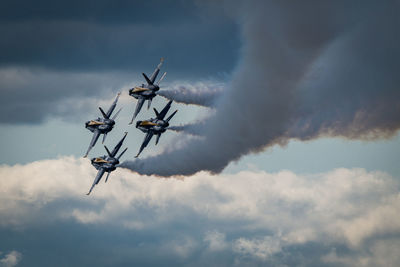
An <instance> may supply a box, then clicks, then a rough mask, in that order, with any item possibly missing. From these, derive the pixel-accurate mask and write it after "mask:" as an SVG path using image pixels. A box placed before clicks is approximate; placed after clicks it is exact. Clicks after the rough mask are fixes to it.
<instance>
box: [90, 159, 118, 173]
mask: <svg viewBox="0 0 400 267" xmlns="http://www.w3.org/2000/svg"><path fill="white" fill-rule="evenodd" d="M91 163H92V165H93V166H94V167H95V168H96V170H99V169H101V168H102V169H104V170H105V171H106V172H112V171H114V170H115V169H116V168H117V167H116V165H117V164H119V160H118V159H116V158H113V157H109V156H102V157H98V158H92V159H91Z"/></svg>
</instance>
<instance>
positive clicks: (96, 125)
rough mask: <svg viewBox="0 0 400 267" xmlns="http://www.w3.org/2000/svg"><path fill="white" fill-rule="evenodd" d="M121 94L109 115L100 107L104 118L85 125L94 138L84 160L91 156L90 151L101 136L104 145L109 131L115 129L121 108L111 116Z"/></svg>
mask: <svg viewBox="0 0 400 267" xmlns="http://www.w3.org/2000/svg"><path fill="white" fill-rule="evenodd" d="M120 94H121V93H118V95H117V97H116V98H115V100H114V102H113V103H112V105H111V107H110V108H109V109H108V111H107V113H105V112H104V111H103V109H102V108H101V107H99V109H100V112H101V114H102V115H103V118H100V117H98V118H97V119H96V120H91V121H87V122H86V123H85V127H86V129H88V130H89V131H91V132H92V133H93V138H92V141H90V144H89V148H88V150H87V152H86V154H85V156H83V157H84V158H86V157H87V155H88V154H89V151H90V150H91V149H92V148H93V147H94V145H95V144H96V142H97V139H99V136H100V134H103V142H102V143H103V144H104V141H105V140H106V137H107V133H108V132H109V131H111V130H112V128H113V127H114V124H115V118H116V117H117V116H118V114H119V112H120V111H121V109H122V108H120V109H119V110H118V111H117V113H115V115H114V116H113V117H112V118H110V116H111V114H112V113H113V111H114V109H115V107H116V105H117V101H118V98H119V96H120Z"/></svg>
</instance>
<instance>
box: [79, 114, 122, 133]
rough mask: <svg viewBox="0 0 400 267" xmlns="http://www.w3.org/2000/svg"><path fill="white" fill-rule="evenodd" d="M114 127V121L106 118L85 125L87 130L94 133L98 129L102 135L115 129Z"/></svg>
mask: <svg viewBox="0 0 400 267" xmlns="http://www.w3.org/2000/svg"><path fill="white" fill-rule="evenodd" d="M114 125H115V121H114V120H111V119H104V118H97V120H91V121H87V122H86V123H85V127H86V129H88V130H89V131H91V132H92V133H93V132H94V131H95V130H96V129H98V130H99V131H100V132H101V133H102V134H104V133H108V132H110V131H111V130H112V129H113V128H114Z"/></svg>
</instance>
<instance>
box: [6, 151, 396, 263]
mask: <svg viewBox="0 0 400 267" xmlns="http://www.w3.org/2000/svg"><path fill="white" fill-rule="evenodd" d="M94 176H95V170H94V169H93V168H92V167H91V166H90V164H89V163H88V162H87V161H86V160H84V159H75V158H72V157H64V158H60V159H57V160H48V161H39V162H33V163H30V164H27V165H15V166H6V165H3V166H2V167H1V168H0V177H1V178H0V190H1V194H0V196H1V201H0V203H1V204H0V205H1V206H0V218H1V219H0V232H1V234H2V236H4V237H7V238H8V240H9V242H8V243H14V244H18V245H16V247H15V249H16V250H18V251H25V250H27V251H30V252H31V253H24V261H27V262H29V261H30V260H31V261H37V262H40V259H38V258H35V256H34V255H33V254H34V253H33V251H35V249H34V248H32V247H30V249H29V250H28V249H26V247H24V244H25V243H26V244H28V243H29V240H26V235H27V234H28V235H29V236H35V234H36V235H37V234H40V235H42V236H43V235H46V234H45V233H46V231H51V232H55V233H60V234H57V235H56V236H55V237H54V238H57V239H58V240H59V242H58V243H57V242H55V244H53V245H52V246H53V247H52V248H48V249H50V251H51V250H59V249H60V247H69V246H71V247H73V246H76V243H75V242H76V241H78V240H79V242H81V243H79V244H81V245H82V246H84V247H92V249H86V253H85V256H82V257H76V259H75V260H73V259H72V258H74V257H71V259H66V261H65V262H66V264H68V263H70V264H74V265H85V263H86V264H88V262H86V260H89V259H90V260H91V261H92V263H98V264H99V265H101V266H107V265H114V266H118V265H123V264H122V263H121V261H122V262H123V260H122V259H123V258H126V261H125V265H126V264H128V262H130V263H132V262H133V263H137V264H138V263H139V262H142V263H143V262H145V263H147V264H154V265H158V264H160V265H161V262H164V265H165V262H172V263H174V264H175V265H187V264H189V265H195V266H197V265H198V266H204V265H205V264H211V263H212V264H214V265H215V264H216V265H219V266H228V265H229V266H232V265H237V266H246V265H271V266H284V265H293V263H296V264H297V265H306V266H321V265H328V266H377V265H381V266H382V265H384V266H396V264H395V263H396V262H397V261H398V259H399V258H398V253H397V251H395V249H393V247H396V246H398V244H400V239H399V237H400V235H399V234H400V222H399V220H398V214H399V212H400V195H399V189H400V184H399V182H398V180H395V179H393V178H392V177H390V176H389V175H387V174H385V173H382V172H366V171H365V170H363V169H337V170H333V171H331V172H327V173H321V174H314V175H299V174H295V173H293V172H290V171H281V172H278V173H266V172H261V171H260V172H255V171H253V172H249V171H245V172H240V173H237V174H233V175H227V174H226V175H225V174H223V175H218V176H213V175H210V174H208V173H206V172H200V173H197V174H196V175H194V176H191V177H188V178H186V179H185V181H182V180H180V179H159V178H157V177H154V176H150V177H143V176H139V175H136V174H133V173H131V172H130V171H128V170H124V169H118V170H117V171H115V172H113V173H112V175H111V176H110V180H109V181H108V182H107V184H104V183H103V182H101V183H99V184H98V186H96V188H95V190H94V192H93V193H94V194H93V196H91V197H87V196H86V195H85V193H86V191H87V189H88V188H89V186H90V184H91V183H92V179H93V178H94ZM178 178H179V177H178ZM66 223H68V224H69V225H68V227H66V225H65V224H66ZM60 228H61V229H60ZM46 229H47V230H46ZM74 229H82V230H74ZM59 231H60V232H59ZM97 231H100V233H102V234H100V233H98V232H97ZM63 235H70V237H69V238H68V239H65V240H64V238H63ZM75 235H76V237H74V236H75ZM94 235H96V236H97V237H100V239H101V240H103V239H104V242H106V243H107V241H106V240H107V238H108V237H107V236H113V238H112V240H113V241H110V242H112V243H110V244H112V247H115V248H118V247H121V246H123V247H124V250H123V251H120V252H118V253H117V252H116V250H113V249H112V248H111V249H110V246H109V245H105V246H103V245H102V244H103V242H99V240H97V239H96V240H97V241H96V240H94V242H92V241H93V240H92V239H93V238H90V237H91V236H92V237H93V236H94ZM9 236H11V237H12V238H11V237H9ZM78 236H80V237H79V238H78ZM123 237H127V238H128V239H126V238H123ZM18 238H21V240H20V241H19V242H17V241H16V239H18ZM43 238H44V237H43ZM48 238H50V237H48ZM11 241H12V242H11ZM46 242H50V240H47V238H46ZM46 244H47V243H46ZM3 246H4V245H3ZM43 246H46V245H45V244H43ZM0 249H1V250H3V251H4V250H5V249H4V248H0ZM38 249H39V248H38ZM40 249H43V247H41V248H40ZM46 249H47V247H46ZM77 249H79V246H78V247H77ZM102 251H104V252H105V251H107V253H105V254H107V255H108V256H107V257H108V258H107V260H105V259H104V258H103V256H102V254H103V253H99V252H102ZM70 252H71V251H70V250H69V249H65V251H64V252H63V253H66V254H58V258H59V257H60V256H62V257H66V256H65V255H67V254H68V253H70ZM94 255H97V256H95V257H94ZM167 255H169V256H167ZM171 255H173V259H171V258H170V256H171ZM86 257H87V259H86ZM132 257H133V258H132ZM66 258H67V257H66ZM93 258H96V260H94V259H93ZM50 260H51V259H49V262H50ZM79 261H80V262H79ZM93 261H94V262H93ZM97 261H98V262H97ZM176 261H177V262H176ZM48 264H51V263H48ZM142 265H145V264H142ZM42 266H43V265H42Z"/></svg>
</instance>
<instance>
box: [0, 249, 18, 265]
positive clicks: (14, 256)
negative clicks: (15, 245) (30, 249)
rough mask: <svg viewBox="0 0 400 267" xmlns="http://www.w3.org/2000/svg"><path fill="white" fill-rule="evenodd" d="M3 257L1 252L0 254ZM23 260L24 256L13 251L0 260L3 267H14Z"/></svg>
mask: <svg viewBox="0 0 400 267" xmlns="http://www.w3.org/2000/svg"><path fill="white" fill-rule="evenodd" d="M0 255H1V252H0ZM21 258H22V254H21V253H20V252H18V251H15V250H13V251H11V252H9V253H7V254H6V255H4V257H2V258H0V266H3V267H13V266H16V265H17V264H18V263H19V262H20V260H21Z"/></svg>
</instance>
